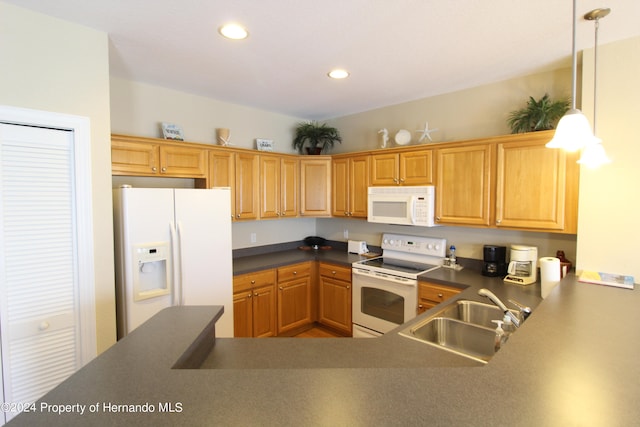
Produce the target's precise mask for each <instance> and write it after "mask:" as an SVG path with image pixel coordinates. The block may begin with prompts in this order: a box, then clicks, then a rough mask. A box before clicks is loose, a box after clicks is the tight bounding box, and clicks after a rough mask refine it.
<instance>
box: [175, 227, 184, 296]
mask: <svg viewBox="0 0 640 427" xmlns="http://www.w3.org/2000/svg"><path fill="white" fill-rule="evenodd" d="M177 225H178V227H177V235H178V245H177V246H178V248H177V249H178V250H177V252H178V255H177V261H178V274H177V283H176V285H177V291H178V302H177V304H176V305H184V286H183V283H184V280H183V277H182V221H178V223H177Z"/></svg>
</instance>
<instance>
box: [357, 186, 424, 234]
mask: <svg viewBox="0 0 640 427" xmlns="http://www.w3.org/2000/svg"><path fill="white" fill-rule="evenodd" d="M435 193H436V191H435V187H434V186H433V185H427V186H415V187H408V186H407V187H405V186H398V187H369V191H368V196H369V197H368V199H369V206H368V209H367V220H368V221H369V222H377V223H382V224H400V225H415V226H418V227H434V226H435V225H436V224H435V221H434V217H435Z"/></svg>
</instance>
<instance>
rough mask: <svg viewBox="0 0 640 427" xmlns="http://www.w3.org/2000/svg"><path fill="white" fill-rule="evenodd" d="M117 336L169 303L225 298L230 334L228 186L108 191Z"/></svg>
mask: <svg viewBox="0 0 640 427" xmlns="http://www.w3.org/2000/svg"><path fill="white" fill-rule="evenodd" d="M113 196H114V197H113V209H114V215H113V216H114V234H115V263H116V296H117V324H118V338H119V339H120V338H122V337H124V336H125V335H127V334H128V333H129V332H131V331H132V330H134V329H135V328H136V327H138V326H140V325H141V324H142V323H144V322H145V321H146V320H148V319H149V318H150V317H152V316H153V315H155V314H156V313H158V312H159V311H160V310H162V309H164V308H166V307H170V306H173V305H224V314H223V315H222V317H221V318H220V319H219V320H218V322H217V323H216V334H217V335H218V336H222V337H232V336H233V264H232V262H233V261H232V242H231V202H230V201H231V194H230V189H229V188H214V189H209V190H204V189H172V188H131V187H129V186H123V187H121V188H118V189H114V190H113Z"/></svg>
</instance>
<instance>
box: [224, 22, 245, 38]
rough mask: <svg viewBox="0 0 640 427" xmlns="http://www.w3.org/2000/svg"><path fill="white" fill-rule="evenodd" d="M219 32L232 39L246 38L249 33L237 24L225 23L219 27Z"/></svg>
mask: <svg viewBox="0 0 640 427" xmlns="http://www.w3.org/2000/svg"><path fill="white" fill-rule="evenodd" d="M218 31H220V34H222V35H223V36H224V37H226V38H228V39H232V40H242V39H246V38H247V36H248V35H249V33H248V32H247V30H245V29H244V28H243V27H241V26H240V25H238V24H225V25H223V26H222V27H220V30H218Z"/></svg>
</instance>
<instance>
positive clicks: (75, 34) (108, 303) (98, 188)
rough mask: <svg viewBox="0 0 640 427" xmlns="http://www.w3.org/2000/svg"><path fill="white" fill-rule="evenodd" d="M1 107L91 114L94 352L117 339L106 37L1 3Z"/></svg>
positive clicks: (89, 115) (101, 349)
mask: <svg viewBox="0 0 640 427" xmlns="http://www.w3.org/2000/svg"><path fill="white" fill-rule="evenodd" d="M0 70H1V71H0V73H1V75H2V78H0V104H5V105H9V106H15V107H22V108H29V109H34V110H46V111H53V112H58V113H65V114H72V115H78V116H85V117H89V119H90V121H91V158H92V164H91V171H92V177H91V179H92V189H93V215H94V216H93V229H94V236H93V239H94V265H95V296H96V310H97V324H96V328H97V350H98V352H99V353H100V352H102V351H104V350H105V349H106V348H108V347H109V346H110V345H112V344H113V343H114V342H115V340H116V331H115V297H114V272H113V231H112V228H113V226H112V220H111V217H112V214H111V162H110V158H111V151H110V138H109V135H110V128H109V64H108V40H107V36H106V34H104V33H101V32H98V31H94V30H90V29H88V28H86V27H81V26H78V25H74V24H70V23H68V22H65V21H62V20H59V19H55V18H51V17H48V16H45V15H42V14H38V13H33V12H30V11H27V10H26V9H22V8H19V7H15V6H12V5H8V4H6V3H2V2H0Z"/></svg>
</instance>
